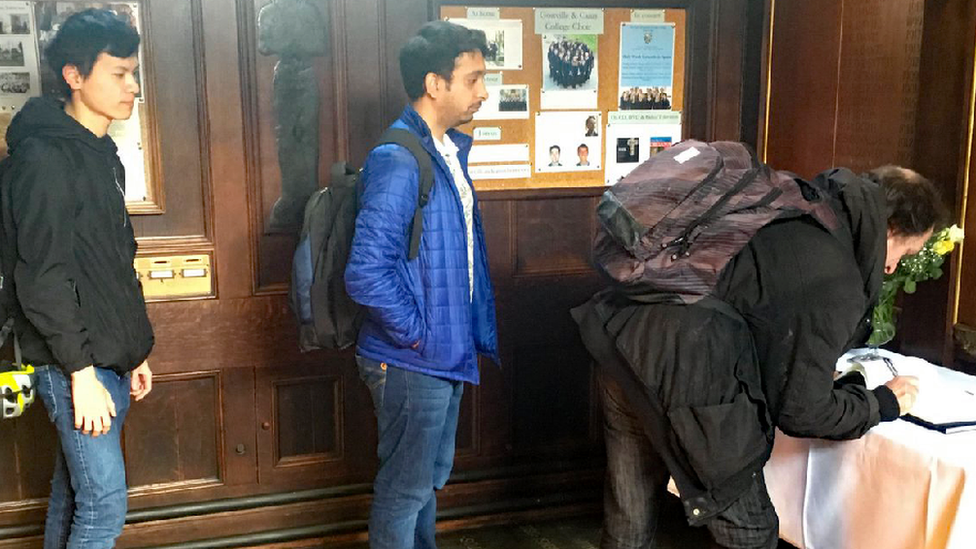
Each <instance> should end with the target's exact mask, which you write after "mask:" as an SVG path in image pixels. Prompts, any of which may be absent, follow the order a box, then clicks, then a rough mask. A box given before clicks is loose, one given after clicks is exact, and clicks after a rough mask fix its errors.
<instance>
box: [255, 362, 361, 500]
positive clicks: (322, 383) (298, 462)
mask: <svg viewBox="0 0 976 549" xmlns="http://www.w3.org/2000/svg"><path fill="white" fill-rule="evenodd" d="M256 375H257V377H256V387H257V393H256V399H257V400H256V410H257V424H258V425H259V429H258V436H257V442H258V465H259V470H260V473H259V475H260V482H261V483H262V484H269V485H277V486H283V485H288V486H301V487H309V486H310V485H312V483H316V484H319V485H329V486H336V485H341V484H349V483H352V482H365V481H367V480H369V479H370V478H371V475H372V472H373V471H374V470H375V465H376V462H375V457H373V456H374V455H375V448H376V434H375V433H376V419H375V415H374V412H373V404H372V400H371V398H370V396H369V392H368V391H367V389H366V386H365V385H364V384H363V383H362V382H361V381H360V380H359V376H358V370H357V369H356V365H355V361H354V360H353V355H352V353H348V352H344V353H325V352H323V353H315V355H310V356H306V357H302V358H300V359H294V360H291V361H290V360H287V359H284V358H282V360H281V361H279V362H278V363H277V364H275V365H272V366H266V367H259V368H258V369H257V370H256Z"/></svg>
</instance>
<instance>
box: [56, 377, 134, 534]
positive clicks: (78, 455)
mask: <svg viewBox="0 0 976 549" xmlns="http://www.w3.org/2000/svg"><path fill="white" fill-rule="evenodd" d="M95 374H96V376H97V377H98V380H99V381H101V382H102V385H104V386H105V389H106V390H108V392H109V394H111V395H112V400H113V401H114V402H115V411H116V414H117V415H116V417H115V418H113V420H112V428H111V429H110V430H109V432H108V434H105V435H101V436H98V437H92V436H91V435H86V434H84V433H82V432H81V431H79V430H77V429H75V417H74V407H73V406H72V400H71V383H70V380H69V378H68V377H67V376H65V374H64V372H63V371H62V370H61V368H59V367H57V366H41V367H39V368H37V392H38V395H40V397H41V400H42V401H43V402H44V407H45V408H47V413H48V416H49V417H50V418H51V422H52V423H54V427H55V428H56V429H57V431H58V440H59V442H60V447H59V450H58V455H57V459H56V462H55V466H54V478H53V480H51V497H50V499H49V500H48V507H47V522H46V524H45V527H44V549H62V548H65V547H66V548H68V549H110V548H111V547H114V546H115V538H117V537H118V536H119V534H121V533H122V526H123V525H124V524H125V512H126V508H127V499H126V498H127V492H126V484H125V463H124V462H123V460H122V446H121V433H122V422H123V421H124V420H125V414H126V412H127V411H128V409H129V387H130V385H129V376H128V375H125V376H119V375H118V374H116V373H115V372H113V371H112V370H106V369H104V368H96V369H95Z"/></svg>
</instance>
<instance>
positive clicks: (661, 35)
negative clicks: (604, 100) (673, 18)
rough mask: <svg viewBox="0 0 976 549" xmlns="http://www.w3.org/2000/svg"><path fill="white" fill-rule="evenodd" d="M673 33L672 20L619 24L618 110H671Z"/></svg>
mask: <svg viewBox="0 0 976 549" xmlns="http://www.w3.org/2000/svg"><path fill="white" fill-rule="evenodd" d="M674 36H675V31H674V25H673V24H671V23H663V24H641V23H622V24H621V25H620V71H619V74H620V80H619V88H620V91H619V96H618V105H619V106H620V109H622V110H648V109H663V110H670V109H671V99H672V84H673V81H674Z"/></svg>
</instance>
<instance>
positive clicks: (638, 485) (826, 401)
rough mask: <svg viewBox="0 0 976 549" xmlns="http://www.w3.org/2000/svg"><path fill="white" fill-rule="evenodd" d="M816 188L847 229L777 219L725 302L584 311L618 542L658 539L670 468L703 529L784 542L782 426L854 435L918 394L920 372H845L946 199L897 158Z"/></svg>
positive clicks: (753, 246) (752, 247) (594, 306)
mask: <svg viewBox="0 0 976 549" xmlns="http://www.w3.org/2000/svg"><path fill="white" fill-rule="evenodd" d="M814 186H815V187H818V188H820V189H823V190H824V191H826V193H827V194H829V195H831V196H833V197H834V198H833V200H832V204H831V205H832V207H833V209H834V211H835V212H836V213H837V216H838V217H839V218H840V220H841V222H842V228H841V230H839V231H835V233H830V232H827V230H826V229H824V228H823V226H822V225H820V224H818V223H817V222H816V221H814V220H813V219H812V218H811V217H798V218H792V219H787V220H782V221H777V222H774V223H771V224H769V225H767V226H766V227H764V228H762V229H760V230H759V232H757V233H756V236H755V237H753V239H752V240H751V241H750V242H749V244H748V245H747V246H746V247H745V248H743V249H742V250H741V251H740V252H739V253H738V254H737V255H736V256H735V257H734V258H733V259H732V261H731V262H730V263H729V264H728V266H727V267H726V268H725V270H724V272H723V274H722V276H721V278H720V279H719V283H718V284H717V286H716V288H715V290H714V292H713V296H712V298H707V299H705V300H702V301H701V302H699V303H696V304H694V305H677V304H673V305H672V304H654V305H649V304H640V303H635V302H634V301H630V300H625V299H622V298H621V297H620V296H617V295H615V293H614V292H612V291H609V290H608V291H605V292H602V293H601V294H598V295H597V296H596V297H595V298H594V299H593V300H591V301H590V302H588V303H587V304H586V305H584V306H583V307H580V308H578V309H576V310H575V311H574V316H575V317H576V319H577V321H578V322H579V323H580V326H581V332H582V335H583V339H584V342H585V343H586V345H587V348H588V349H589V350H590V352H591V354H593V356H594V358H595V360H596V363H597V364H598V368H597V369H598V378H599V381H600V385H601V388H602V394H603V402H604V416H605V422H606V423H605V435H606V446H607V483H606V490H605V500H604V506H605V518H604V538H603V542H602V545H601V546H602V548H603V549H616V548H642V547H649V546H651V544H652V543H653V538H654V534H655V530H656V527H657V513H658V509H659V503H660V501H661V499H662V498H663V497H664V494H665V490H666V484H667V480H668V476H669V475H671V476H673V477H674V479H675V482H676V484H677V485H678V488H679V491H680V492H681V500H682V503H683V505H684V508H685V512H686V515H687V517H688V519H689V522H690V523H691V524H693V525H705V526H707V527H708V529H709V530H710V532H711V534H712V536H713V538H714V539H715V540H716V542H717V543H718V544H719V545H720V546H722V547H732V548H775V547H776V545H777V540H778V532H779V521H778V518H777V516H776V512H775V510H774V509H773V506H772V503H771V502H770V500H769V495H768V494H767V492H766V486H765V481H764V479H763V474H762V467H763V464H764V463H765V462H766V460H767V459H768V458H769V454H770V451H771V449H772V439H773V432H774V428H775V427H779V428H780V429H781V430H783V432H785V433H787V434H790V435H793V436H800V437H816V438H827V439H853V438H857V437H860V436H861V435H863V434H864V433H865V432H867V431H868V430H869V429H870V428H871V427H873V426H875V425H877V424H878V423H879V422H881V421H891V420H894V419H896V418H898V417H899V415H901V414H903V413H905V412H906V411H907V410H908V409H909V408H911V406H912V404H913V403H914V400H915V395H916V394H917V391H918V388H917V380H916V379H914V378H909V377H896V378H895V379H893V380H892V381H890V382H889V383H887V384H886V385H884V386H881V387H878V388H877V389H874V390H873V391H871V390H867V389H866V388H865V387H864V386H863V385H859V384H843V385H838V384H835V383H834V379H833V373H834V365H835V363H836V361H837V359H838V357H840V356H841V355H842V354H843V353H844V352H845V351H846V350H848V349H849V348H851V347H852V346H855V345H858V344H861V343H863V342H864V341H865V340H866V337H867V335H869V333H870V328H869V326H868V324H867V322H866V319H867V318H869V316H870V312H871V310H872V309H873V307H874V304H875V303H876V302H877V298H878V295H879V292H880V289H881V282H882V278H883V275H884V273H890V272H892V271H894V269H895V267H897V265H898V262H899V260H900V259H901V258H902V257H903V256H905V255H909V254H913V253H916V252H918V251H919V250H920V249H921V248H922V246H923V245H924V244H925V242H926V241H927V240H928V238H929V237H930V236H931V234H932V231H933V230H934V229H935V228H936V227H937V226H939V225H940V224H941V223H942V221H943V218H944V217H945V214H944V210H943V206H942V204H941V201H940V198H939V196H938V193H937V192H936V190H935V188H934V186H933V185H932V183H931V182H929V181H928V180H926V179H925V178H923V177H922V176H920V175H919V174H917V173H915V172H912V171H910V170H906V169H903V168H897V167H893V166H888V167H884V168H879V169H876V170H874V171H872V172H871V173H870V174H867V175H866V176H863V177H858V176H856V175H854V174H853V173H851V172H850V171H848V170H843V169H841V170H833V171H830V172H826V173H824V174H821V175H820V176H818V178H817V180H816V181H814Z"/></svg>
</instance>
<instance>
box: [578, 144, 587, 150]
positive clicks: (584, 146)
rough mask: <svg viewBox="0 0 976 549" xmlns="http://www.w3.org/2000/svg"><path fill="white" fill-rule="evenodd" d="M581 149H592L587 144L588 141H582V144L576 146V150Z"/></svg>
mask: <svg viewBox="0 0 976 549" xmlns="http://www.w3.org/2000/svg"><path fill="white" fill-rule="evenodd" d="M580 149H586V150H590V148H589V147H587V146H586V143H580V146H579V147H576V150H580Z"/></svg>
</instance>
